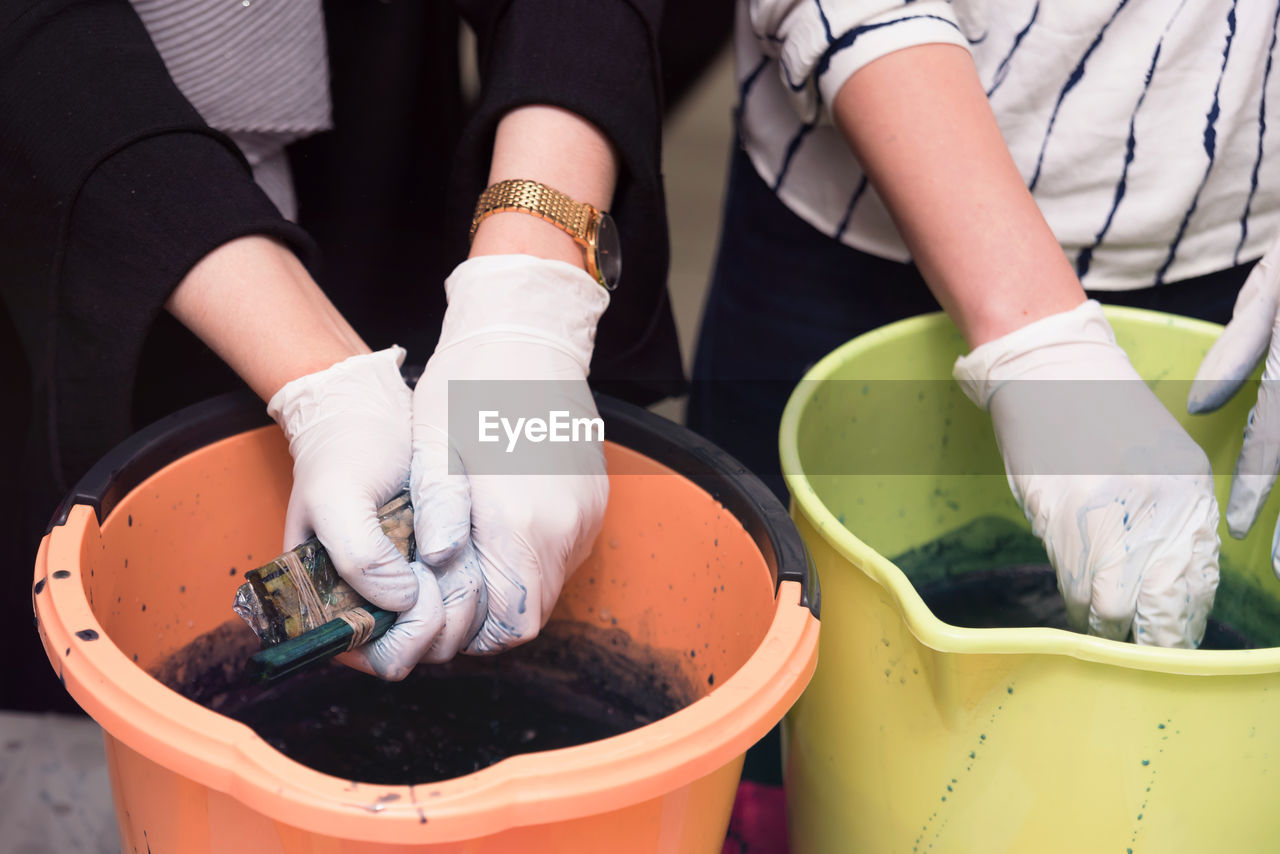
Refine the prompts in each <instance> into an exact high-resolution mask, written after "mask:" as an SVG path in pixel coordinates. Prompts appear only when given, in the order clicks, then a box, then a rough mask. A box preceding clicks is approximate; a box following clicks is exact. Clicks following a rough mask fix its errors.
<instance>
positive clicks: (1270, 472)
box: [1187, 240, 1280, 575]
mask: <svg viewBox="0 0 1280 854" xmlns="http://www.w3.org/2000/svg"><path fill="white" fill-rule="evenodd" d="M1264 354H1265V355H1266V364H1265V367H1263V369H1262V385H1261V386H1260V387H1259V388H1258V400H1257V403H1255V404H1254V407H1253V409H1252V410H1251V411H1250V412H1249V419H1248V422H1247V424H1246V426H1245V430H1244V445H1243V446H1242V447H1241V448H1240V457H1239V458H1238V459H1237V460H1236V469H1235V475H1234V477H1233V478H1232V480H1231V498H1230V500H1229V501H1228V502H1227V530H1228V531H1230V532H1231V536H1233V537H1236V538H1241V537H1243V536H1244V535H1245V534H1247V533H1249V529H1250V528H1252V527H1253V523H1254V520H1255V519H1257V518H1258V512H1259V511H1260V510H1261V509H1262V505H1263V504H1265V503H1266V501H1267V496H1268V495H1270V494H1271V487H1272V485H1273V484H1274V483H1275V480H1276V473H1277V472H1280V389H1277V388H1276V381H1277V380H1280V240H1277V241H1276V242H1275V243H1272V244H1271V248H1270V249H1268V250H1267V254H1266V255H1264V256H1263V257H1262V260H1261V261H1259V262H1258V263H1257V264H1255V265H1254V268H1253V270H1252V271H1250V273H1249V278H1248V279H1246V280H1245V283H1244V287H1243V288H1241V289H1240V294H1239V296H1237V297H1236V305H1235V309H1234V310H1233V311H1232V314H1231V322H1230V323H1228V324H1227V328H1226V329H1224V330H1223V332H1222V335H1221V336H1219V337H1218V340H1217V341H1215V342H1214V344H1213V346H1212V347H1211V348H1209V353H1208V355H1206V356H1205V357H1204V361H1203V362H1201V363H1200V370H1199V371H1197V372H1196V379H1195V382H1194V383H1192V384H1191V391H1190V393H1189V394H1188V396H1187V411H1188V412H1191V413H1192V414H1199V413H1203V412H1212V411H1214V410H1215V409H1217V408H1218V407H1220V406H1222V404H1224V403H1226V402H1227V401H1228V400H1229V399H1230V398H1231V397H1232V395H1234V394H1235V393H1236V391H1237V390H1238V389H1239V388H1240V386H1241V385H1242V384H1243V383H1244V381H1245V380H1246V379H1248V377H1249V374H1251V373H1252V372H1253V369H1254V368H1255V367H1256V366H1257V364H1258V361H1259V360H1260V359H1261V358H1262V357H1263V355H1264ZM1278 541H1280V526H1278V527H1277V529H1276V534H1275V535H1274V536H1273V538H1272V541H1271V567H1272V569H1273V570H1274V571H1275V573H1276V575H1280V555H1277V553H1276V552H1277V549H1276V545H1277V542H1278Z"/></svg>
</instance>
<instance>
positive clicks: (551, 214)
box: [471, 179, 622, 291]
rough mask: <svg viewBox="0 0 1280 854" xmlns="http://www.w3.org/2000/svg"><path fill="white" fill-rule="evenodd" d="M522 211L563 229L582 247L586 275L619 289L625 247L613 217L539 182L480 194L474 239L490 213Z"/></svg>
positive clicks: (513, 184)
mask: <svg viewBox="0 0 1280 854" xmlns="http://www.w3.org/2000/svg"><path fill="white" fill-rule="evenodd" d="M505 211H520V212H522V213H527V214H533V215H534V216H536V217H538V218H539V219H543V220H546V221H547V222H549V223H551V224H552V225H554V226H556V227H557V228H561V229H563V230H564V231H565V232H567V233H568V235H569V236H570V237H572V238H573V239H574V240H575V241H576V242H577V243H579V244H580V245H581V246H582V254H583V255H584V256H585V258H586V267H587V273H588V274H590V275H591V277H592V278H594V279H595V280H596V281H597V282H599V283H600V284H601V285H603V286H604V287H605V289H606V290H610V291H611V290H613V289H614V288H616V287H617V286H618V277H619V275H621V273H622V246H621V245H620V244H619V242H618V229H617V227H616V226H615V225H614V224H613V217H611V216H609V214H607V213H606V212H604V211H602V210H596V208H594V207H592V206H591V205H589V204H587V203H586V202H575V201H574V200H573V199H571V198H569V197H568V196H566V195H565V194H564V193H562V192H560V191H559V190H555V189H552V188H551V187H548V186H547V185H546V184H539V183H538V182H537V181H524V180H518V179H517V180H509V181H499V182H498V183H496V184H494V185H493V186H491V187H489V189H487V190H485V191H484V192H483V193H481V194H480V200H479V201H478V202H476V212H475V215H474V216H472V217H471V239H472V240H475V237H476V229H477V228H479V227H480V223H481V222H483V221H484V218H485V217H487V216H489V215H490V214H495V213H503V212H505Z"/></svg>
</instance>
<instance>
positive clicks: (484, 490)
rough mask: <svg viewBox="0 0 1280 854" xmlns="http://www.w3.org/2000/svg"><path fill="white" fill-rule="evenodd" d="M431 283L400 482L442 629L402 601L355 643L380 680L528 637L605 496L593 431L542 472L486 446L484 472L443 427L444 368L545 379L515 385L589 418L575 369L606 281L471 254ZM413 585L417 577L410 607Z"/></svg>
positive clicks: (467, 374)
mask: <svg viewBox="0 0 1280 854" xmlns="http://www.w3.org/2000/svg"><path fill="white" fill-rule="evenodd" d="M445 290H446V292H447V294H448V297H449V308H448V311H447V312H446V313H445V318H444V324H443V327H442V330H441V335H440V342H439V344H438V345H437V346H436V351H435V353H434V354H433V355H432V357H431V360H430V361H429V362H428V363H427V366H426V369H425V370H424V371H423V374H422V378H421V379H420V380H419V381H418V385H417V388H416V390H415V391H414V397H413V415H414V419H413V465H412V477H411V481H410V484H411V490H412V496H413V506H414V533H415V536H416V538H417V543H418V556H419V559H421V560H422V561H424V562H425V563H426V564H427V565H429V566H430V567H431V569H432V571H433V572H434V575H435V577H436V578H437V579H438V580H439V594H438V595H439V596H440V597H441V601H442V605H443V610H444V628H443V630H441V631H440V632H438V633H432V632H430V631H429V628H430V626H429V625H426V626H424V625H421V624H417V623H414V622H411V621H410V620H409V619H407V618H409V617H412V612H411V613H410V614H407V615H401V621H400V622H397V623H396V625H395V626H393V627H392V628H391V629H390V630H388V631H387V633H386V634H385V635H383V636H382V637H381V638H379V639H378V640H377V641H375V642H373V643H371V644H369V645H368V646H366V647H364V648H363V649H362V650H358V651H356V653H357V654H358V655H359V656H361V657H362V658H363V666H364V667H365V668H366V669H368V670H369V671H371V672H373V673H376V674H377V675H379V676H382V677H384V678H390V679H395V678H401V677H403V676H404V675H405V674H407V673H408V672H409V671H410V670H411V669H412V668H413V666H414V665H415V664H416V663H417V662H418V661H433V662H436V661H446V660H448V659H450V658H452V657H453V656H454V655H455V654H457V653H458V652H460V651H461V652H466V653H470V654H478V655H483V654H490V653H495V652H499V651H501V650H503V649H506V648H508V647H511V646H514V645H516V644H520V643H523V642H525V641H527V640H530V639H531V638H533V637H534V636H535V635H536V634H537V633H538V631H539V630H540V629H541V628H542V626H543V625H544V624H545V623H546V621H547V618H548V617H549V616H550V614H551V610H552V608H553V606H554V605H555V602H556V599H557V597H558V596H559V595H560V589H561V587H562V586H563V585H564V582H565V580H566V579H567V578H568V576H569V575H570V573H572V572H573V571H574V570H575V569H576V568H577V567H578V565H579V564H580V563H581V562H582V561H583V560H584V559H585V558H586V556H587V554H588V553H589V552H590V550H591V546H592V543H593V542H594V540H595V537H596V534H597V533H599V531H600V524H601V521H602V518H603V516H604V509H605V504H606V502H607V500H608V495H609V480H608V476H607V475H606V473H605V465H604V454H603V449H602V447H601V446H600V444H599V443H585V442H584V443H573V444H572V445H569V446H565V447H571V448H573V450H572V451H571V452H570V453H569V456H570V459H569V460H568V462H567V463H566V464H563V465H561V466H560V467H559V468H557V470H556V471H555V472H554V473H551V472H544V473H537V474H507V473H501V472H499V473H493V472H495V471H497V470H496V469H494V468H493V467H492V465H491V463H492V460H493V459H494V458H493V457H486V464H485V467H486V470H487V472H489V473H480V474H476V473H474V469H475V468H476V465H477V464H478V463H479V461H478V460H472V461H471V464H470V468H471V469H472V473H471V474H470V476H467V475H464V474H462V473H461V472H465V471H467V469H468V465H469V463H468V460H467V459H464V458H460V456H459V453H460V452H459V451H458V446H459V442H458V441H454V442H451V441H450V436H449V424H450V422H449V383H450V381H451V380H453V381H457V380H500V381H506V382H509V383H510V382H511V381H526V380H527V381H547V380H556V381H558V382H557V383H554V384H552V383H545V384H544V385H542V386H538V385H536V384H534V383H518V385H521V387H522V389H526V390H527V389H529V388H533V389H546V391H545V393H546V394H547V395H548V399H546V401H545V407H546V408H545V410H542V412H543V416H544V417H545V416H546V414H548V413H549V412H550V411H552V410H561V411H567V412H568V413H569V414H570V417H573V418H581V417H587V418H595V417H598V413H597V411H596V407H595V402H594V400H593V399H592V396H591V391H590V389H589V388H588V387H587V380H586V378H587V369H588V365H589V363H590V360H591V351H592V348H593V346H594V342H595V328H596V323H597V322H598V321H599V319H600V315H601V314H603V312H604V310H605V308H606V307H607V306H608V304H609V294H608V292H607V291H605V290H604V288H602V287H600V285H599V284H597V283H596V282H595V281H594V280H593V279H592V278H591V277H590V276H588V275H587V274H586V273H584V272H583V271H582V270H581V269H578V268H576V267H573V266H571V265H569V264H566V263H563V262H560V261H548V260H544V259H540V258H534V257H532V256H527V255H495V256H482V257H478V258H473V259H471V260H469V261H466V262H464V263H463V264H461V265H459V266H458V267H457V269H455V270H454V272H453V274H452V275H451V276H450V277H449V279H448V281H446V282H445ZM513 385H516V384H513ZM543 393H544V392H542V391H538V392H536V394H538V395H540V394H543ZM535 396H536V395H535ZM469 429H470V428H469ZM505 441H506V437H505V436H504V437H503V442H504V443H505ZM497 454H498V455H499V456H500V454H501V452H500V451H499V452H497ZM451 459H452V460H453V463H454V466H453V469H452V472H453V473H451V469H450V460H451ZM426 595H427V590H426V588H424V589H423V591H422V594H421V597H420V598H419V604H418V606H417V607H418V608H425V607H426V604H425V603H424V601H423V598H422V597H425V596H426ZM353 663H354V662H353ZM356 666H361V665H360V664H358V663H357V664H356Z"/></svg>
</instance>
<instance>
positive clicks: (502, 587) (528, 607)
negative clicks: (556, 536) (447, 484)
mask: <svg viewBox="0 0 1280 854" xmlns="http://www.w3.org/2000/svg"><path fill="white" fill-rule="evenodd" d="M491 539H492V542H490V541H487V538H483V537H481V538H477V540H476V553H477V554H478V555H479V556H480V560H481V561H482V562H483V569H484V578H485V586H486V587H487V589H488V596H489V602H488V605H489V607H488V608H487V609H486V611H485V614H484V622H483V623H482V624H481V626H480V630H479V632H477V633H476V635H475V637H474V638H472V639H471V641H470V643H468V644H467V646H466V648H465V650H464V651H465V652H466V653H467V654H469V655H492V654H494V653H497V652H501V651H503V650H504V649H509V648H511V647H513V646H518V645H519V644H522V643H524V642H525V641H528V640H532V639H533V638H534V637H536V636H537V634H538V630H539V629H541V628H542V623H543V619H542V614H543V609H542V588H541V584H540V583H539V582H540V580H541V577H542V573H541V571H540V567H539V564H538V557H537V555H535V554H534V552H533V550H532V549H531V548H529V546H528V544H527V543H526V541H525V540H524V538H523V537H521V536H520V535H519V534H518V533H516V532H515V531H514V530H512V529H499V530H497V531H495V532H494V534H493V536H492V538H491ZM557 589H558V588H557Z"/></svg>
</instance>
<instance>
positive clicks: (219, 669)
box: [153, 623, 696, 785]
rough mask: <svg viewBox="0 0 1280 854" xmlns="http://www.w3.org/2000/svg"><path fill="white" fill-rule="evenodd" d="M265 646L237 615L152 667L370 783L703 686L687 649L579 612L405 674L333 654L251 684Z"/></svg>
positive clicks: (564, 743)
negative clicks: (486, 650) (586, 620)
mask: <svg viewBox="0 0 1280 854" xmlns="http://www.w3.org/2000/svg"><path fill="white" fill-rule="evenodd" d="M241 629H243V631H241ZM246 634H247V638H246V637H245V635H246ZM255 649H256V638H254V637H253V634H252V633H251V632H248V630H247V629H245V628H244V627H243V625H237V624H236V623H228V624H226V625H224V626H223V627H222V628H221V629H219V630H218V631H216V632H213V633H211V634H210V635H206V636H204V637H202V638H201V639H199V640H197V641H196V642H195V643H193V644H191V645H190V646H189V647H187V648H186V649H184V650H182V651H180V652H179V653H178V654H177V655H175V656H174V657H173V658H172V659H170V661H168V662H166V663H165V665H163V666H162V667H161V668H159V669H158V670H157V671H156V672H155V673H154V674H153V675H156V677H157V678H159V679H160V680H161V681H162V682H165V684H167V685H169V687H171V688H173V689H174V690H177V691H178V692H179V693H181V694H183V695H184V696H187V697H188V698H190V699H193V700H195V701H196V702H199V703H201V704H202V705H205V706H208V707H209V708H211V709H213V710H214V711H217V712H220V713H221V714H224V715H227V716H228V717H231V718H234V719H236V720H238V721H240V722H242V723H244V724H246V725H248V726H249V727H250V728H252V729H253V730H254V731H255V732H256V733H258V735H260V736H261V737H262V738H263V739H264V740H266V741H267V743H269V744H270V745H271V746H273V747H275V748H276V749H277V750H279V751H280V752H281V753H283V754H285V755H286V756H288V757H290V758H292V759H294V760H296V761H298V762H300V763H302V764H304V765H307V766H309V767H311V768H314V769H315V770H317V771H321V772H324V773H326V774H331V775H333V776H335V777H342V778H345V779H348V780H354V781H359V782H362V783H381V784H387V785H409V784H418V783H428V782H435V781H439V780H445V779H449V778H452V777H459V776H462V775H464V774H470V773H472V772H474V771H478V770H480V769H482V768H487V767H488V766H490V765H492V764H494V763H495V762H498V761H500V760H502V759H505V758H507V757H509V756H515V755H517V754H522V753H532V752H534V751H540V750H554V749H557V748H561V747H571V746H574V745H578V744H584V743H586V742H590V741H595V740H598V739H602V738H608V737H610V736H614V735H619V734H621V733H624V732H628V731H630V730H632V729H635V728H636V727H639V726H642V725H644V724H647V723H650V722H652V721H655V720H658V719H659V718H662V717H665V716H666V715H669V714H671V713H672V712H674V711H677V710H678V709H680V708H682V707H683V706H685V705H687V704H688V703H690V702H692V700H693V699H695V698H696V694H695V692H694V691H693V689H692V688H691V684H690V683H689V681H688V680H687V679H686V678H685V677H684V676H683V674H682V672H681V669H680V665H679V663H678V658H677V657H676V656H669V655H666V654H664V653H660V652H655V651H654V650H651V649H648V648H645V647H642V646H641V645H638V644H636V643H634V642H632V641H631V639H630V637H629V636H628V635H627V634H626V633H625V632H621V631H619V630H617V629H610V630H605V629H599V628H595V627H593V626H588V625H585V624H578V623H552V624H550V625H549V626H548V627H547V629H546V630H544V632H543V633H542V635H540V636H539V637H538V638H537V639H536V640H535V641H533V642H532V643H529V644H526V645H524V646H522V647H519V648H517V649H515V650H512V651H510V652H507V653H504V654H503V655H499V656H492V657H483V658H481V657H472V656H459V657H458V658H456V659H455V660H454V661H452V662H450V663H448V664H445V665H419V666H418V667H417V668H416V669H415V670H414V672H413V673H412V674H411V675H410V676H409V677H408V678H407V679H405V680H404V681H403V682H383V681H382V680H380V679H376V678H374V677H371V676H366V675H365V674H362V673H358V672H356V671H353V670H351V669H349V668H346V667H343V666H341V665H338V664H328V665H324V666H321V667H318V668H315V669H313V670H311V671H308V672H305V673H302V674H300V675H298V676H294V677H292V678H290V679H286V680H284V681H283V682H280V683H278V684H276V685H271V686H253V685H246V684H244V683H243V682H242V681H241V680H240V670H239V668H240V667H242V666H243V662H244V660H245V658H247V657H248V655H250V654H251V653H252V652H253V651H254V650H255Z"/></svg>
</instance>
